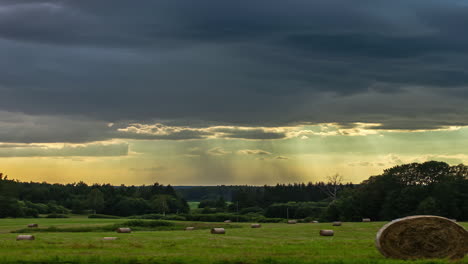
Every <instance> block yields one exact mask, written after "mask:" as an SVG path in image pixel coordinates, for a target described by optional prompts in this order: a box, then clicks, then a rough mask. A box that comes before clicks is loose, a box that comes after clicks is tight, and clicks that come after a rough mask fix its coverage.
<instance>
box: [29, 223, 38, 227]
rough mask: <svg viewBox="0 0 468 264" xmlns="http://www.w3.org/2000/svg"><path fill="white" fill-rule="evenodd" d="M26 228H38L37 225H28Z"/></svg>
mask: <svg viewBox="0 0 468 264" xmlns="http://www.w3.org/2000/svg"><path fill="white" fill-rule="evenodd" d="M28 227H29V228H37V227H39V225H38V224H28Z"/></svg>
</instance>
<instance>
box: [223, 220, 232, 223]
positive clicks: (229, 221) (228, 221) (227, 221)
mask: <svg viewBox="0 0 468 264" xmlns="http://www.w3.org/2000/svg"><path fill="white" fill-rule="evenodd" d="M224 223H232V221H231V220H226V221H224Z"/></svg>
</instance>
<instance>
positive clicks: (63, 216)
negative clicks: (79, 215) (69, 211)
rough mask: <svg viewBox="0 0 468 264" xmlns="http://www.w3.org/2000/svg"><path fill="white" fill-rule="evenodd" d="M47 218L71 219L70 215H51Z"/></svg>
mask: <svg viewBox="0 0 468 264" xmlns="http://www.w3.org/2000/svg"><path fill="white" fill-rule="evenodd" d="M46 218H70V217H69V216H68V215H64V214H50V215H48V216H46Z"/></svg>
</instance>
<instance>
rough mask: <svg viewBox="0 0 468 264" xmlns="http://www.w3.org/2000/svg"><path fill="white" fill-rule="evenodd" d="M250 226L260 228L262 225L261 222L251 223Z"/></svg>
mask: <svg viewBox="0 0 468 264" xmlns="http://www.w3.org/2000/svg"><path fill="white" fill-rule="evenodd" d="M250 227H251V228H260V227H262V225H261V224H251V225H250Z"/></svg>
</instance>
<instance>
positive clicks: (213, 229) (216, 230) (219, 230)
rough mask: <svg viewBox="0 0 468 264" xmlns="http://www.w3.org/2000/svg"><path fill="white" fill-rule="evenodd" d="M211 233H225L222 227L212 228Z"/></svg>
mask: <svg viewBox="0 0 468 264" xmlns="http://www.w3.org/2000/svg"><path fill="white" fill-rule="evenodd" d="M211 234H226V230H224V228H212V229H211Z"/></svg>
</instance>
